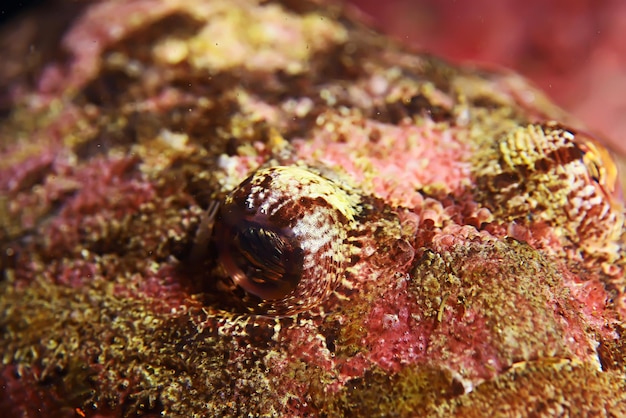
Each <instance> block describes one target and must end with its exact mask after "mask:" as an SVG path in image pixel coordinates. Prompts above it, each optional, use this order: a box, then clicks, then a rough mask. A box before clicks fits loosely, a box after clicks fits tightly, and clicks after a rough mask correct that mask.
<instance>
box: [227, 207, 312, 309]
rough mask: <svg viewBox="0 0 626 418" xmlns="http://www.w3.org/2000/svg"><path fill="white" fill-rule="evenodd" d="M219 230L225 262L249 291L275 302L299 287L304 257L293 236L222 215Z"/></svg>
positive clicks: (231, 272) (237, 279) (236, 281)
mask: <svg viewBox="0 0 626 418" xmlns="http://www.w3.org/2000/svg"><path fill="white" fill-rule="evenodd" d="M216 229H217V231H216V238H217V240H218V241H217V245H218V249H219V251H220V257H221V259H222V263H223V265H224V267H225V268H226V270H227V272H228V273H229V275H230V276H231V277H233V279H234V281H235V283H237V285H239V286H241V287H242V288H243V289H244V290H246V292H248V293H250V294H252V295H255V296H257V297H260V298H261V299H266V300H274V299H280V298H283V297H285V296H286V295H288V294H289V293H291V292H292V291H293V290H294V289H295V288H296V286H297V285H298V283H299V281H300V278H301V275H302V257H303V255H302V250H301V248H300V247H299V245H298V243H297V240H296V239H295V238H294V237H292V236H290V235H289V234H288V233H286V232H284V231H282V230H280V229H279V230H274V229H272V228H271V227H269V228H268V227H266V226H264V225H263V224H261V223H257V222H255V221H252V220H246V219H241V218H238V217H234V218H232V219H231V217H230V216H222V218H221V219H220V224H218V226H217V227H216Z"/></svg>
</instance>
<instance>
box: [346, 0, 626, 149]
mask: <svg viewBox="0 0 626 418" xmlns="http://www.w3.org/2000/svg"><path fill="white" fill-rule="evenodd" d="M346 2H348V3H351V4H352V5H353V6H355V7H357V8H358V9H359V10H361V11H362V12H363V13H365V14H366V15H368V16H369V18H370V19H371V21H372V22H373V23H374V24H375V25H376V26H377V27H378V28H379V29H381V30H382V31H384V32H386V33H388V34H391V35H393V36H394V37H395V38H397V39H399V40H402V41H403V42H405V43H408V44H410V45H412V46H414V47H416V48H418V49H420V50H425V51H428V52H432V53H434V54H436V55H439V56H442V57H444V58H447V59H449V60H451V61H454V62H461V61H476V62H480V63H484V64H487V65H490V66H493V65H496V66H504V67H508V68H512V69H514V70H516V71H517V72H519V73H521V74H523V75H525V76H526V77H528V78H530V79H531V80H532V81H533V82H534V83H535V84H536V85H538V86H539V87H540V88H541V89H542V90H543V91H545V92H546V93H547V94H548V95H549V96H550V97H552V98H553V100H554V101H556V102H557V103H558V104H559V105H561V107H563V108H565V109H566V110H568V111H569V112H570V113H573V114H574V115H575V116H577V117H578V118H580V119H582V120H583V121H584V122H585V123H586V124H587V126H589V128H590V130H591V132H593V133H595V134H597V135H598V136H599V137H600V138H601V140H602V141H603V142H605V143H607V142H608V143H609V144H610V145H611V147H612V148H614V149H615V151H619V152H620V153H621V154H622V155H626V1H625V0H385V1H381V0H346Z"/></svg>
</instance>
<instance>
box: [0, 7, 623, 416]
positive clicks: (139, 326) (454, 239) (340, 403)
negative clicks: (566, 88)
mask: <svg viewBox="0 0 626 418" xmlns="http://www.w3.org/2000/svg"><path fill="white" fill-rule="evenodd" d="M58 10H61V11H62V12H63V13H62V16H63V19H60V20H55V22H56V23H55V25H53V26H54V28H51V26H50V25H51V23H50V21H51V20H50V19H46V17H50V15H47V14H46V13H45V12H44V13H41V14H38V15H37V14H34V15H31V16H27V17H25V18H24V19H23V20H20V21H17V22H16V23H15V25H14V26H12V27H9V28H5V31H8V33H11V34H13V36H12V37H7V38H6V39H14V42H13V43H11V47H10V48H9V47H7V45H6V44H4V43H3V45H4V46H3V48H4V49H5V51H6V54H5V53H3V54H2V55H3V57H4V58H3V59H4V60H5V65H4V70H3V73H2V74H3V77H2V80H1V83H0V87H2V96H1V98H2V100H1V103H0V104H1V105H2V109H3V111H4V113H3V115H2V120H1V124H0V138H1V142H0V146H1V148H0V152H1V153H2V154H1V158H0V174H1V175H0V244H1V247H2V248H1V250H2V258H1V260H2V261H1V262H2V264H1V268H2V279H1V281H0V331H1V334H0V354H1V356H0V359H1V361H2V364H1V369H0V407H1V408H2V411H3V413H5V414H7V416H23V417H39V416H42V417H66V416H81V417H85V416H93V417H105V416H124V417H130V416H148V417H149V416H173V417H178V416H180V417H191V416H199V417H200V416H206V417H211V416H286V417H288V416H294V417H295V416H401V417H411V416H462V417H472V416H624V415H626V382H625V377H624V376H625V373H626V359H625V357H626V354H625V353H626V343H625V342H624V341H626V340H625V338H626V336H625V335H624V333H625V328H624V322H623V320H624V315H625V313H626V305H625V303H624V302H625V297H624V260H625V256H624V250H623V206H622V203H621V200H620V197H619V184H618V183H617V173H616V169H615V165H614V164H613V162H612V160H611V157H610V156H609V155H608V153H607V152H606V150H604V148H602V146H600V145H599V144H597V143H596V141H595V140H594V139H593V138H592V137H591V136H590V135H589V134H587V133H585V132H583V131H582V130H580V126H578V125H576V124H575V122H573V121H571V120H570V119H569V118H568V117H567V116H566V115H565V114H563V113H562V112H561V111H560V110H558V109H557V108H555V107H554V106H553V105H551V104H550V103H549V102H548V101H547V100H546V99H545V98H544V97H543V96H542V95H541V94H540V93H539V92H537V91H535V90H534V89H533V88H532V87H530V86H529V85H527V84H526V82H525V81H524V80H522V79H521V78H519V77H518V76H516V75H514V74H508V73H495V72H487V71H480V70H475V69H467V68H457V67H454V66H451V65H448V64H446V63H444V62H442V61H440V60H438V59H436V58H433V57H431V56H427V55H418V54H415V53H413V52H410V51H407V50H406V49H405V48H404V47H403V46H401V45H398V44H396V43H394V42H392V41H390V40H388V39H386V38H385V37H384V36H382V35H379V34H376V33H374V32H372V31H371V30H369V29H367V28H366V27H365V26H363V25H362V24H360V23H357V22H356V21H355V20H354V19H353V18H352V17H350V16H349V14H348V13H346V12H345V11H343V10H342V9H340V8H338V7H336V6H333V5H326V6H323V5H321V4H317V3H316V2H310V1H289V0H283V1H264V2H261V1H254V0H237V1H232V0H228V1H227V0H222V1H220V0H203V1H201V0H191V1H182V0H178V1H177V0H167V1H165V0H163V1H158V0H138V1H128V2H121V1H120V2H115V1H109V2H106V1H103V2H94V3H87V2H84V3H80V4H77V3H67V4H64V7H63V8H61V9H58ZM59 13H60V12H59ZM37 28H40V30H37ZM45 29H49V31H48V32H46V31H45ZM6 33H7V32H5V34H6ZM41 33H46V34H47V36H46V38H49V39H46V42H45V43H43V44H36V45H43V46H42V47H41V49H35V52H31V53H30V55H29V53H28V51H29V50H32V48H31V49H29V45H31V43H30V42H33V40H37V39H39V40H41V38H42V35H41ZM25 57H28V59H25ZM268 173H280V175H279V176H278V177H277V176H276V175H274V174H268ZM249 176H253V177H252V178H253V179H256V180H253V181H252V183H253V184H254V187H253V188H252V189H250V190H248V189H247V188H246V186H245V184H246V183H243V184H242V182H244V180H245V179H246V178H248V177H249ZM254 176H257V177H254ZM272 176H274V177H272ZM272 178H274V179H279V180H276V181H270V180H271V179H272ZM268 179H270V180H268ZM312 179H313V180H312ZM307 182H309V183H311V182H312V183H315V184H317V185H320V184H321V185H324V186H323V187H322V189H323V190H322V191H316V190H318V189H315V188H313V187H308V186H306V187H303V186H302V184H307ZM240 184H242V185H240ZM233 202H235V203H237V205H240V206H238V207H241V208H246V207H254V208H265V209H259V211H265V212H267V213H269V215H268V216H265V215H263V217H261V218H253V219H254V221H255V222H256V223H255V224H254V225H256V226H255V228H257V229H250V228H242V229H240V230H239V232H233V231H237V228H239V227H240V226H241V225H244V223H243V221H244V219H247V218H245V216H244V215H242V214H245V213H247V212H245V210H244V209H242V212H238V211H234V212H228V213H231V214H232V216H230V215H228V216H230V217H228V216H227V215H226V212H225V211H226V209H224V208H228V207H230V206H229V205H231V204H235V203H233ZM264 205H265V206H264ZM216 208H217V209H216ZM281 208H284V210H283V209H281ZM220 210H221V211H222V212H220ZM246 210H247V209H246ZM281 210H283V212H284V213H288V216H287V215H285V216H275V217H272V216H271V215H272V214H276V213H283V212H281ZM285 211H287V212H285ZM265 212H264V213H265ZM250 213H252V212H250ZM254 213H255V215H254V216H257V215H258V213H261V212H254ZM246 216H247V215H246ZM250 216H253V215H250ZM240 218H241V223H239V221H238V220H239V219H240ZM285 218H287V219H288V220H289V221H285ZM227 221H228V222H230V223H229V224H228V225H230V226H232V228H231V227H229V228H225V227H224V225H225V224H224V222H227ZM257 221H258V222H257ZM258 225H260V226H258ZM303 225H304V226H303ZM261 226H262V228H261ZM298 228H299V229H298ZM296 229H297V231H296ZM220 231H221V232H220ZM286 237H289V239H287V238H286ZM292 239H293V241H292ZM268 242H269V243H274V244H276V245H268V244H267V243H268ZM292 242H296V243H297V246H300V247H297V248H304V249H306V251H305V253H306V257H307V258H305V256H304V255H303V256H302V257H300V255H301V253H299V252H297V251H296V254H298V257H294V258H289V259H286V258H283V257H281V254H286V253H287V252H288V251H287V250H290V249H293V248H296V247H291V246H289V245H291V244H290V243H292ZM228 244H232V245H231V246H230V247H227V248H230V250H227V252H224V251H223V250H221V249H222V248H224V247H223V246H224V245H228ZM294 245H296V244H294ZM233 248H234V250H233ZM281 248H282V249H281ZM297 248H296V250H297ZM238 249H242V251H241V254H242V255H243V259H245V260H246V261H245V262H247V263H249V265H253V266H254V269H251V270H250V269H248V270H246V271H248V272H249V273H250V275H254V274H257V275H258V276H259V277H261V278H265V279H268V280H270V279H277V278H280V277H282V276H281V274H280V272H282V271H289V272H291V273H293V272H296V273H298V274H301V275H302V276H303V277H304V275H307V276H306V280H304V279H303V280H300V281H299V282H298V283H297V285H298V286H301V287H300V288H297V290H294V292H295V293H289V294H287V295H283V294H279V293H271V295H272V297H271V298H269V299H264V298H263V295H265V296H267V295H270V293H266V292H265V290H264V289H265V288H263V286H264V285H265V284H266V281H264V280H256V281H254V286H260V287H259V289H260V290H258V291H257V293H254V292H252V293H249V291H250V289H253V290H254V289H255V288H254V286H248V285H250V283H251V282H247V281H249V280H251V277H249V276H246V277H244V278H243V279H241V280H239V281H237V280H235V279H233V277H231V276H237V274H233V271H234V270H233V269H232V264H229V263H228V262H227V261H225V260H226V259H227V256H226V258H225V256H224V254H228V251H231V250H232V251H234V252H235V253H236V252H237V250H238ZM303 254H304V253H303ZM237 257H239V256H237ZM240 258H241V257H240ZM305 259H306V262H305V261H303V260H305ZM238 260H239V259H238ZM294 260H295V261H294ZM316 261H317V262H316ZM294 263H295V264H294ZM229 266H230V267H229ZM291 273H290V274H291ZM296 281H297V280H296ZM238 284H240V285H238ZM308 286H313V287H312V288H309V287H308ZM246 289H247V290H248V291H246Z"/></svg>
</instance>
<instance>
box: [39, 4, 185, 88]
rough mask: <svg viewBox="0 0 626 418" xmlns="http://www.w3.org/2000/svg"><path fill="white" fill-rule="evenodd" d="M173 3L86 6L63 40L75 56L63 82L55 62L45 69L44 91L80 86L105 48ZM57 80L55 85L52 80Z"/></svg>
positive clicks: (94, 70)
mask: <svg viewBox="0 0 626 418" xmlns="http://www.w3.org/2000/svg"><path fill="white" fill-rule="evenodd" d="M174 6H175V5H173V4H170V3H168V2H159V1H155V0H136V1H132V2H127V3H125V2H112V3H107V2H102V3H99V4H94V5H93V6H92V7H89V8H87V9H86V12H85V13H84V15H83V16H82V17H81V18H80V19H79V20H78V21H77V22H76V23H75V24H74V25H73V26H72V28H71V29H70V31H69V32H68V33H67V34H66V35H65V37H64V38H63V40H62V44H63V47H64V48H65V49H66V50H67V51H68V52H69V54H70V55H71V56H72V60H71V65H70V67H69V69H68V70H67V71H65V73H66V75H65V77H64V79H63V80H62V82H59V81H60V79H62V78H61V77H60V74H61V73H63V72H64V71H61V70H60V69H58V67H56V65H55V66H53V68H52V69H50V70H48V69H46V70H44V75H45V77H44V79H43V80H42V81H41V82H40V88H41V91H40V93H43V94H55V93H60V92H62V91H64V90H65V89H67V88H74V89H80V88H81V87H82V86H84V84H85V83H87V82H88V81H89V80H90V79H92V78H93V77H94V76H95V74H96V73H97V72H98V68H99V66H100V61H101V58H102V55H103V51H104V50H106V49H107V48H108V47H109V46H110V45H112V44H113V43H115V42H117V41H119V40H120V39H123V38H124V37H126V36H127V35H128V34H129V33H130V32H132V31H133V30H135V29H136V28H137V27H138V26H140V25H147V24H149V22H154V21H157V20H158V19H160V18H162V17H164V16H166V15H167V14H168V13H170V12H171V11H173V10H174ZM48 79H51V80H54V81H55V85H56V88H55V86H54V85H52V83H51V82H50V80H48Z"/></svg>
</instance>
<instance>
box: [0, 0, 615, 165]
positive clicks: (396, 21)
mask: <svg viewBox="0 0 626 418" xmlns="http://www.w3.org/2000/svg"><path fill="white" fill-rule="evenodd" d="M122 1H125V0H122ZM320 1H321V0H320ZM327 1H331V2H332V1H343V2H346V3H349V4H351V5H352V6H354V7H356V8H358V9H359V10H360V11H362V12H363V13H364V14H365V15H367V16H369V20H370V22H371V23H373V24H374V25H376V26H377V27H378V28H379V29H380V30H382V31H384V32H386V33H388V34H391V35H392V36H394V37H396V38H397V39H399V40H401V41H403V42H405V43H408V44H410V45H412V46H414V47H416V48H418V49H420V50H425V51H428V52H431V53H434V54H436V55H439V56H443V57H444V58H447V59H449V60H451V61H454V62H466V61H476V62H480V63H484V64H487V65H490V66H494V65H495V66H503V67H508V68H512V69H514V70H516V71H518V72H520V73H522V74H524V75H525V76H527V77H528V78H530V79H531V80H533V81H534V83H535V84H536V85H538V86H539V87H540V88H541V89H542V90H544V91H545V92H546V93H547V94H548V95H549V96H551V97H552V98H553V99H554V100H555V101H556V102H557V103H558V104H560V105H561V107H563V108H565V109H566V110H568V111H569V112H570V113H572V114H574V115H575V116H577V117H578V118H580V119H581V120H583V121H584V122H585V123H586V124H587V126H589V128H590V131H591V132H593V133H595V134H596V135H597V136H598V137H599V138H600V139H601V140H602V141H604V142H605V143H608V144H610V145H611V147H612V148H614V150H616V151H619V152H620V153H621V154H622V155H626V0H327ZM4 3H6V4H5V5H3V6H0V25H2V24H3V23H7V22H10V21H11V20H14V19H15V16H16V15H17V14H19V13H22V12H24V11H26V10H28V9H30V8H34V7H41V6H47V9H48V10H49V11H51V12H52V13H50V15H49V20H50V21H51V24H53V22H52V21H57V22H58V23H57V26H59V25H60V26H62V25H63V20H64V18H65V19H67V16H66V15H70V13H68V12H67V10H71V9H76V8H80V7H81V5H84V4H85V3H87V2H86V1H84V0H24V1H13V2H4ZM40 35H41V34H40ZM0 44H3V42H2V39H0ZM5 46H6V47H8V48H11V45H5ZM0 70H1V69H0ZM7 71H8V70H7ZM7 71H0V75H2V74H4V73H6V72H7ZM0 81H1V80H0ZM0 84H1V83H0Z"/></svg>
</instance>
